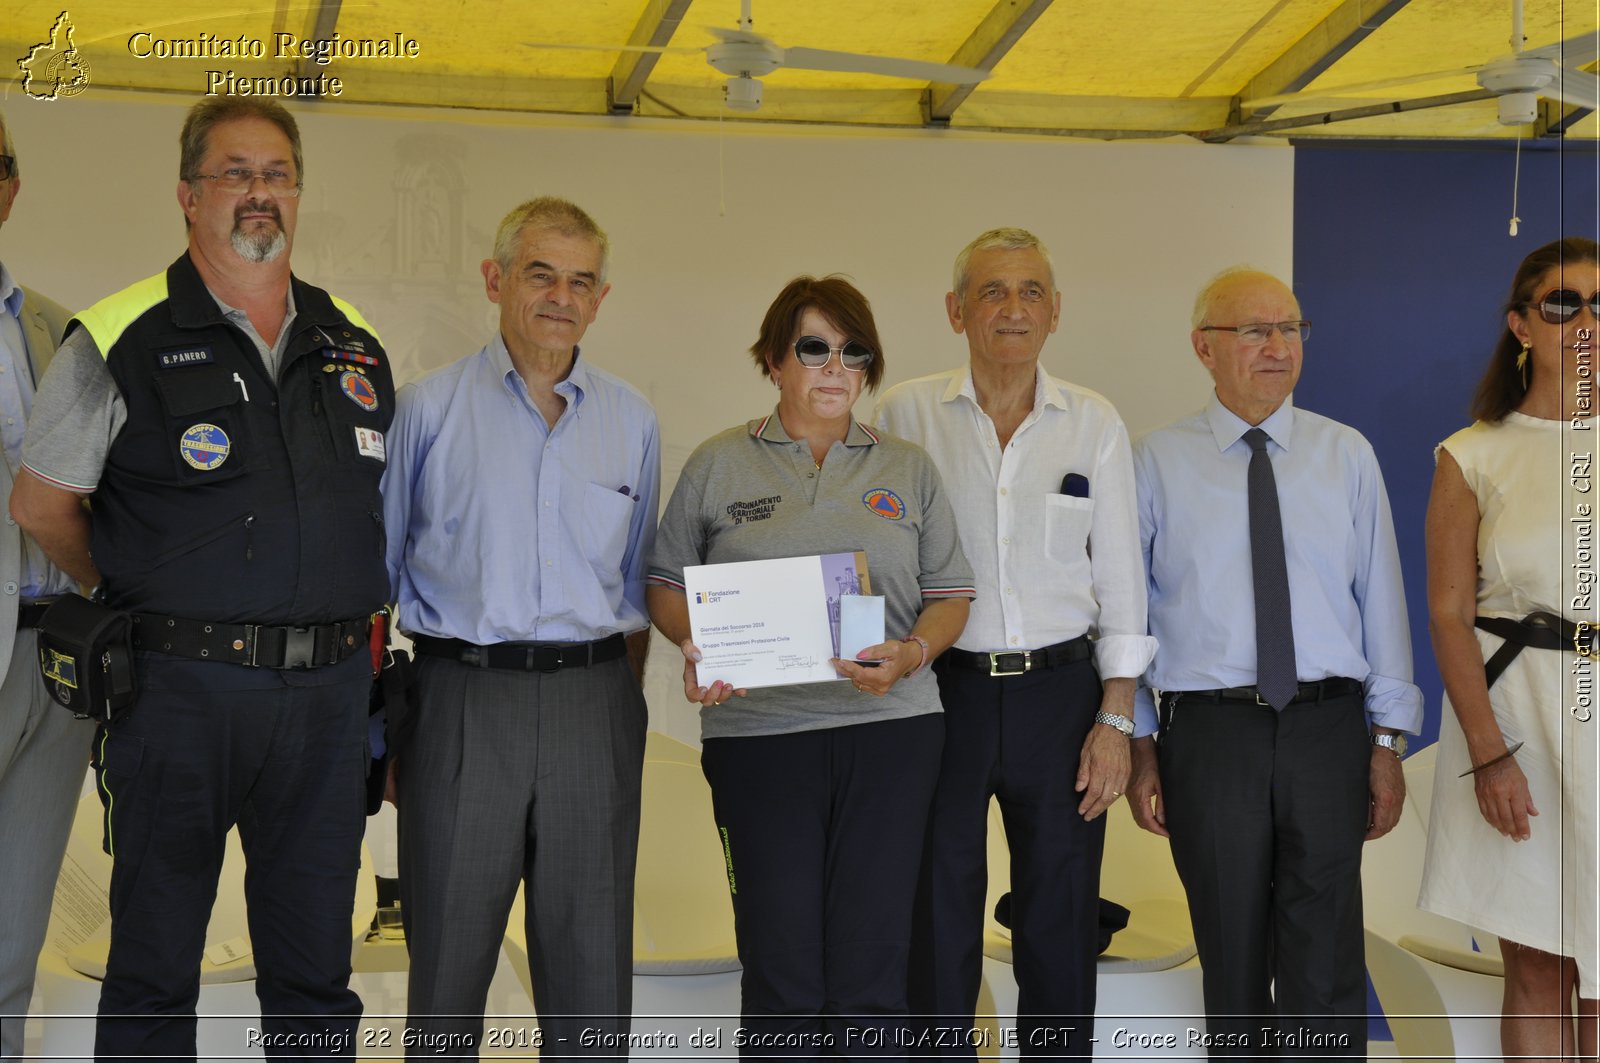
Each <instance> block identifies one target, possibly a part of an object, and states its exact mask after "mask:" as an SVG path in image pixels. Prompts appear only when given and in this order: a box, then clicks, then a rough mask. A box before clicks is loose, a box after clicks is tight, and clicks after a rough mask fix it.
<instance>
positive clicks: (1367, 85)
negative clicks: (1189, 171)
mask: <svg viewBox="0 0 1600 1063" xmlns="http://www.w3.org/2000/svg"><path fill="white" fill-rule="evenodd" d="M1483 66H1484V64H1482V63H1477V64H1475V65H1473V66H1462V67H1456V68H1455V69H1454V70H1430V71H1427V72H1425V73H1421V74H1403V75H1401V76H1400V77H1392V78H1380V79H1379V80H1377V81H1359V82H1356V83H1354V84H1350V85H1329V86H1328V87H1327V88H1317V89H1311V90H1304V89H1303V90H1301V91H1300V92H1285V93H1282V94H1280V95H1277V96H1261V97H1258V98H1256V99H1253V100H1241V101H1240V102H1239V106H1240V107H1243V108H1244V109H1245V110H1247V111H1249V110H1259V109H1260V108H1262V107H1277V106H1280V105H1282V104H1285V103H1299V102H1304V101H1307V100H1318V99H1338V98H1340V97H1343V96H1346V95H1348V94H1350V93H1353V92H1379V91H1382V90H1383V89H1393V88H1399V87H1400V86H1401V85H1418V84H1421V83H1422V82H1425V81H1442V80H1443V79H1445V78H1454V77H1470V76H1471V75H1473V74H1476V73H1477V72H1478V71H1480V70H1482V69H1483Z"/></svg>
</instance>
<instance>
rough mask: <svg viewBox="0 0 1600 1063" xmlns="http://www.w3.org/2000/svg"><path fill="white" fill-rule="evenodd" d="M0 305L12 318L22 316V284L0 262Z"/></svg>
mask: <svg viewBox="0 0 1600 1063" xmlns="http://www.w3.org/2000/svg"><path fill="white" fill-rule="evenodd" d="M0 305H3V306H4V307H5V308H6V310H8V311H9V312H10V313H11V316H12V317H14V318H19V319H20V318H21V317H22V286H21V285H20V284H18V283H17V282H16V280H15V279H13V278H12V276H11V271H10V270H8V269H6V264H5V263H4V262H0Z"/></svg>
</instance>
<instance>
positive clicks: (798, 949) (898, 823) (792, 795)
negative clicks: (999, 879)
mask: <svg viewBox="0 0 1600 1063" xmlns="http://www.w3.org/2000/svg"><path fill="white" fill-rule="evenodd" d="M943 739H944V721H943V719H942V717H941V716H940V715H939V714H937V713H933V714H929V715H925V716H913V717H910V718H908V719H903V720H887V721H884V722H882V723H865V724H856V725H854V726H850V727H834V728H828V729H825V730H820V731H801V732H798V733H795V734H782V735H765V736H760V737H754V738H712V739H707V740H706V742H705V743H704V747H703V749H702V750H701V754H700V760H701V765H702V767H703V768H704V770H705V774H706V780H707V781H708V782H709V783H710V784H711V799H712V804H713V807H714V809H715V813H716V817H717V828H718V830H719V831H720V832H721V838H722V845H723V851H724V854H725V855H726V857H727V860H728V886H729V889H730V890H731V891H732V894H733V918H734V931H735V935H736V937H737V938H738V944H739V962H740V963H742V964H743V965H744V976H743V980H742V982H741V995H742V998H743V999H742V1007H741V1011H742V1013H743V1018H742V1023H743V1029H742V1031H741V1035H742V1038H743V1039H742V1041H741V1043H740V1045H739V1056H740V1058H741V1059H772V1058H780V1057H787V1058H802V1059H862V1058H904V1057H905V1056H906V1052H907V1049H906V1044H907V1040H908V1036H909V1030H908V1027H907V1021H906V964H907V952H908V949H909V944H910V938H911V902H912V897H913V895H914V894H915V892H916V884H917V868H918V866H919V863H920V861H921V857H922V836H923V830H924V828H925V826H926V823H927V816H928V802H929V800H930V799H931V797H932V796H933V782H934V776H935V775H936V774H937V772H938V770H939V748H940V744H941V743H942V742H943Z"/></svg>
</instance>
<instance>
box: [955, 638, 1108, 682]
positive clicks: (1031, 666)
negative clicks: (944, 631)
mask: <svg viewBox="0 0 1600 1063" xmlns="http://www.w3.org/2000/svg"><path fill="white" fill-rule="evenodd" d="M1093 652H1094V644H1093V643H1091V642H1090V641H1089V636H1088V635H1079V636H1078V637H1077V638H1075V639H1070V640H1068V641H1067V642H1058V643H1056V644H1055V645H1054V646H1046V647H1044V648H1043V649H1040V650H1006V651H1004V652H1001V653H973V652H972V651H971V650H958V649H954V648H952V649H948V650H945V651H944V654H943V656H941V657H940V658H939V659H940V660H941V661H943V662H944V663H945V664H946V665H947V666H949V667H952V668H965V669H967V670H969V671H978V672H986V673H988V674H989V675H992V676H1008V675H1022V674H1024V673H1026V672H1037V671H1039V670H1040V669H1042V668H1059V667H1060V666H1061V665H1063V664H1072V663H1073V662H1074V661H1082V660H1087V659H1088V657H1089V655H1090V654H1091V653H1093Z"/></svg>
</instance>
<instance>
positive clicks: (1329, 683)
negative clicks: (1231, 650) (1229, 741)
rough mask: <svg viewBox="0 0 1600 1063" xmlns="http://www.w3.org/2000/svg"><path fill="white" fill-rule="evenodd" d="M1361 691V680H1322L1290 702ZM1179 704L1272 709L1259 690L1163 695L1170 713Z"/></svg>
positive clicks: (1302, 689)
mask: <svg viewBox="0 0 1600 1063" xmlns="http://www.w3.org/2000/svg"><path fill="white" fill-rule="evenodd" d="M1361 691H1362V685H1361V680H1359V679H1345V678H1344V677H1342V676H1335V677H1334V678H1332V679H1319V680H1318V681H1317V682H1315V683H1301V684H1300V689H1299V690H1297V691H1296V692H1295V695H1294V697H1292V698H1290V699H1289V704H1291V705H1293V704H1294V703H1296V702H1299V701H1327V700H1328V699H1329V698H1342V697H1348V696H1349V695H1351V694H1360V693H1361ZM1179 701H1209V702H1211V703H1213V704H1215V703H1217V702H1223V701H1226V702H1230V703H1239V702H1247V703H1249V704H1252V705H1262V706H1265V707H1267V708H1271V707H1272V706H1270V705H1268V704H1267V701H1266V699H1265V698H1263V697H1262V696H1261V691H1259V690H1257V689H1256V688H1255V687H1223V688H1222V689H1221V690H1169V691H1165V692H1164V693H1163V694H1162V695H1161V705H1162V707H1163V708H1168V709H1170V708H1171V707H1172V706H1173V705H1176V704H1177V703H1178V702H1179Z"/></svg>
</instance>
